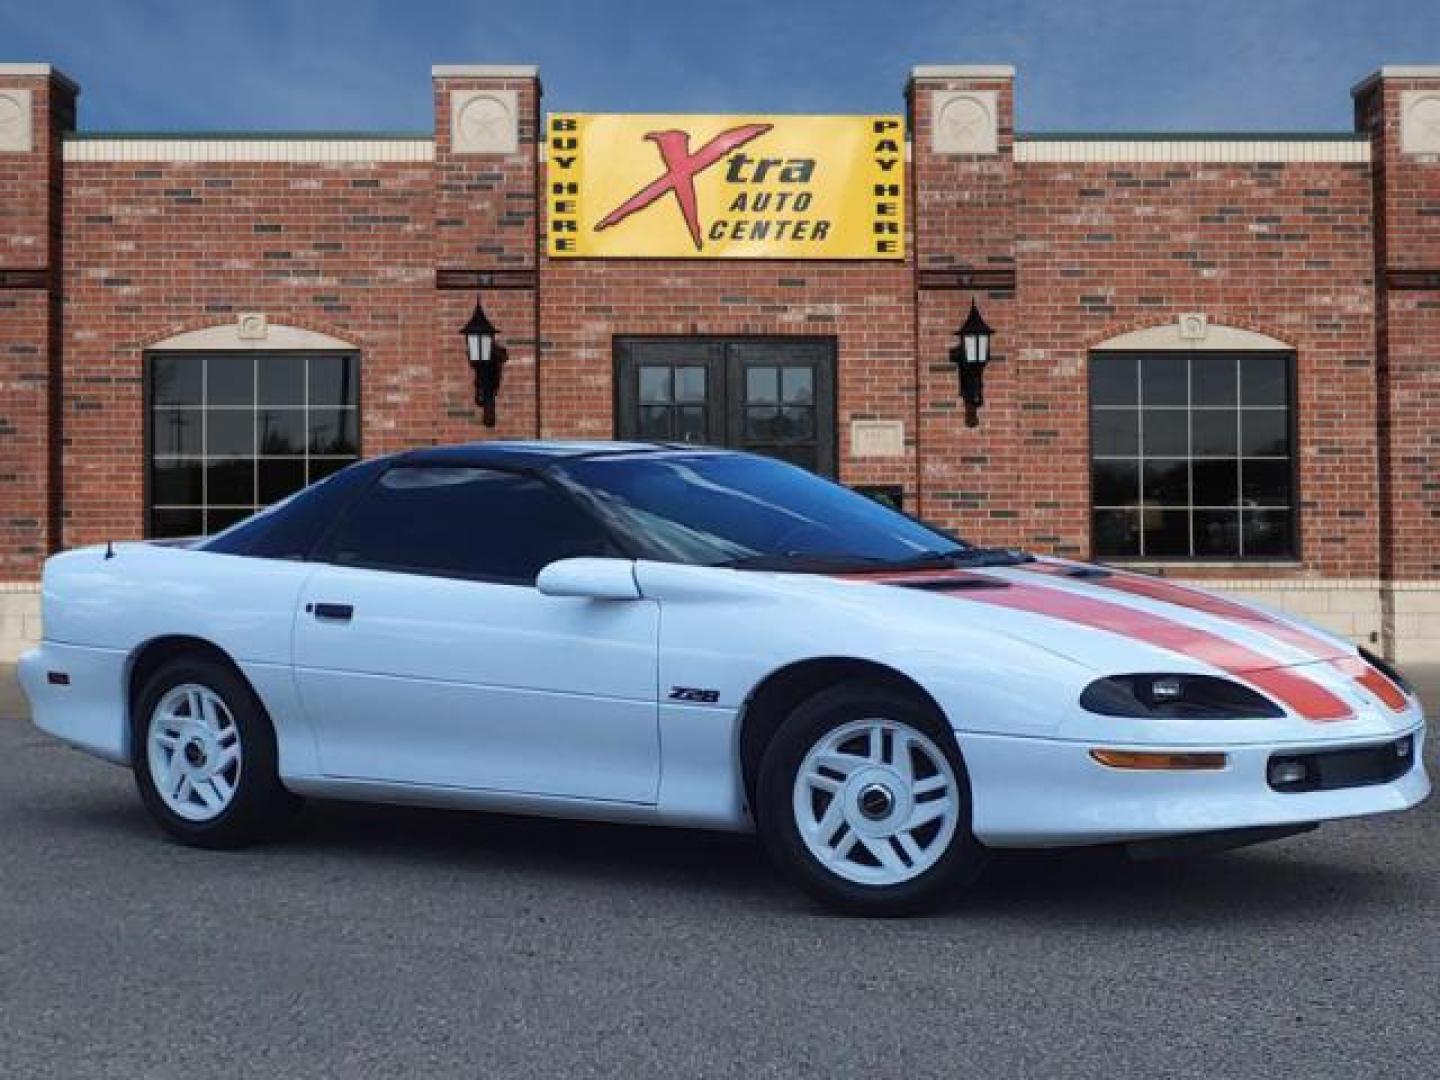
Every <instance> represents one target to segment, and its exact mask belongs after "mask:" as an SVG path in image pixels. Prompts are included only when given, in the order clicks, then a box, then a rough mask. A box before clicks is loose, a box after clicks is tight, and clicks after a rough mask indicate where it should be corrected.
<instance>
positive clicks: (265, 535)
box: [203, 461, 383, 559]
mask: <svg viewBox="0 0 1440 1080" xmlns="http://www.w3.org/2000/svg"><path fill="white" fill-rule="evenodd" d="M382 464H383V463H382V462H379V461H369V462H364V463H362V464H359V465H351V466H350V467H349V468H347V469H344V470H342V471H341V472H338V473H336V474H335V475H334V476H331V477H329V478H327V479H325V480H322V481H321V482H320V483H318V484H314V485H312V486H311V487H309V488H307V489H305V490H304V491H302V492H300V493H299V494H297V495H295V496H294V497H292V498H291V499H290V500H289V501H288V502H286V503H283V504H281V505H279V506H277V507H275V508H274V509H273V510H268V511H262V512H261V513H260V514H258V515H256V516H255V517H253V518H250V519H249V520H247V521H243V522H241V523H240V524H239V525H236V526H233V527H232V528H230V529H227V530H226V531H225V532H223V533H220V534H219V535H218V536H216V537H214V538H212V539H211V540H208V541H206V542H205V544H204V545H203V546H204V548H205V550H207V551H218V552H220V553H221V554H223V555H250V556H253V557H255V558H259V559H303V558H305V557H306V556H307V555H309V554H310V551H311V549H312V548H313V547H314V546H315V543H316V541H318V540H319V539H320V537H321V536H322V535H323V534H324V532H325V530H326V529H327V528H329V527H330V523H331V522H333V521H334V520H335V519H336V518H337V517H339V516H340V514H342V513H343V512H344V510H345V507H346V506H348V505H349V504H350V501H351V500H352V499H353V498H354V497H355V495H356V494H357V493H358V492H359V491H360V489H361V488H363V487H364V486H365V485H366V484H368V483H369V482H370V481H371V480H372V479H374V477H375V473H376V472H377V471H378V470H379V469H380V468H381V467H382Z"/></svg>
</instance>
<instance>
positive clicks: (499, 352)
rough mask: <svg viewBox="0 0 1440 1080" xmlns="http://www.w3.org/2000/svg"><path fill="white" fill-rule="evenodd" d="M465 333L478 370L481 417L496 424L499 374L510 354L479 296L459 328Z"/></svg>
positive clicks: (473, 366)
mask: <svg viewBox="0 0 1440 1080" xmlns="http://www.w3.org/2000/svg"><path fill="white" fill-rule="evenodd" d="M460 333H461V334H463V335H464V336H465V354H466V357H467V359H468V360H469V361H470V367H471V369H472V370H473V371H474V372H475V404H476V405H479V406H480V420H481V422H482V423H483V424H484V425H485V426H486V427H494V426H495V398H496V396H497V395H498V394H499V393H500V376H501V373H502V369H503V368H504V367H505V361H506V360H507V359H508V358H509V357H508V354H507V353H506V351H505V347H504V346H503V345H501V344H500V343H499V341H497V340H496V337H497V331H496V329H495V324H494V323H492V322H491V321H490V317H489V316H488V315H486V314H485V308H484V307H482V306H481V303H480V298H479V297H478V296H477V297H476V298H475V311H474V313H472V314H471V316H470V321H469V322H467V323H466V324H465V325H464V326H462V327H461V328H460Z"/></svg>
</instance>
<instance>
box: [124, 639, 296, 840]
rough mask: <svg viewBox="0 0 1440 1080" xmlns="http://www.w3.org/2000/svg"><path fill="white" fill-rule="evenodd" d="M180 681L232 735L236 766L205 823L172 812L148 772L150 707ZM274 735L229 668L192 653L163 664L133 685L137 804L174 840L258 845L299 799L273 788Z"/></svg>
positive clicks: (275, 773)
mask: <svg viewBox="0 0 1440 1080" xmlns="http://www.w3.org/2000/svg"><path fill="white" fill-rule="evenodd" d="M186 684H195V685H198V686H200V687H204V688H205V689H208V690H209V691H210V692H211V693H213V694H214V695H215V696H217V697H218V698H219V699H220V700H221V702H222V703H223V704H224V706H225V709H226V710H227V711H228V712H229V714H230V717H231V718H233V721H234V727H235V728H236V729H237V730H238V733H239V745H240V748H241V754H242V757H241V761H240V766H239V768H238V770H237V772H236V774H235V775H236V781H235V784H234V794H233V796H231V798H230V801H229V803H228V805H226V806H225V808H224V810H223V811H221V812H220V813H219V814H218V816H215V817H213V818H211V819H209V820H205V821H192V820H188V819H187V818H185V817H184V816H182V815H181V814H180V813H177V812H176V811H175V810H174V809H172V808H171V806H170V805H169V804H168V803H167V802H166V800H165V797H164V796H163V795H162V794H161V793H160V792H159V791H158V790H157V787H156V779H155V777H154V776H152V775H151V764H150V753H149V731H150V725H151V723H152V717H153V715H154V713H155V709H156V706H157V705H159V704H160V702H161V701H162V700H163V699H164V697H165V696H166V695H167V694H168V693H170V691H171V690H174V689H175V688H176V687H180V686H183V685H186ZM277 761H278V756H277V753H276V749H275V731H274V728H273V727H272V726H271V723H270V717H269V716H268V715H267V714H266V712H265V707H264V706H263V705H262V704H261V703H260V699H259V698H258V697H256V696H255V691H254V690H252V689H251V687H250V684H249V683H248V682H246V681H245V679H244V678H243V677H242V676H241V675H240V674H239V673H238V672H237V671H236V670H235V669H234V668H232V667H231V666H230V665H228V664H225V663H222V662H220V661H218V660H215V659H212V658H210V657H208V656H204V655H199V654H192V655H184V656H179V657H176V658H175V659H173V660H170V661H168V662H166V663H165V664H163V665H162V666H161V667H160V669H159V670H157V671H156V672H155V674H154V675H152V676H151V677H150V678H149V679H148V680H147V681H146V683H145V685H144V686H142V687H141V688H140V692H139V694H138V695H137V696H136V698H135V703H134V709H133V711H132V730H131V763H132V765H133V767H134V772H135V783H136V786H137V787H138V788H139V790H140V799H141V801H142V802H143V803H144V804H145V808H146V809H147V810H148V811H149V812H150V816H151V817H153V818H154V819H155V821H156V822H157V823H158V824H159V825H160V827H161V828H162V829H164V830H165V831H166V832H167V833H169V834H170V836H172V837H174V838H175V839H176V840H179V841H180V842H181V843H184V844H188V845H190V846H192V847H202V848H238V847H245V846H247V845H249V844H253V843H256V842H257V841H261V840H265V839H268V838H270V837H271V836H273V835H275V833H276V832H277V831H278V830H279V829H280V827H281V826H283V825H284V824H285V823H287V822H288V821H289V820H290V819H291V818H292V817H293V816H294V814H295V812H296V811H297V810H298V809H299V808H300V805H301V802H302V800H301V799H300V798H299V797H298V796H296V795H294V794H292V793H291V792H289V791H286V790H285V788H284V786H283V785H282V784H281V783H280V775H279V769H278V766H277Z"/></svg>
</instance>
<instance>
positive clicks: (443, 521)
mask: <svg viewBox="0 0 1440 1080" xmlns="http://www.w3.org/2000/svg"><path fill="white" fill-rule="evenodd" d="M319 554H320V558H321V559H322V560H323V564H322V565H321V566H319V567H318V568H317V569H316V571H315V573H314V574H313V575H312V576H311V578H310V579H309V581H308V583H307V584H306V587H305V589H304V591H303V595H302V597H301V602H300V608H299V610H298V611H297V612H296V624H295V636H294V663H295V676H296V680H297V683H298V687H299V692H300V695H301V699H302V701H303V703H304V707H305V709H306V711H307V713H308V715H309V716H310V719H311V722H312V724H313V725H314V728H315V730H316V732H317V737H318V740H319V746H318V752H319V756H320V761H321V766H322V768H323V770H324V772H325V773H326V774H327V775H329V776H334V777H350V778H356V779H364V780H375V781H387V782H395V783H405V784H425V785H442V786H447V787H459V788H471V789H484V790H494V791H505V792H517V793H533V794H543V795H559V796H569V797H575V798H586V799H606V800H620V801H626V802H638V803H653V802H654V801H655V799H656V793H657V790H658V786H659V732H658V704H657V692H656V662H657V646H658V643H657V636H658V629H659V612H658V608H657V605H656V604H655V603H654V602H653V601H648V600H631V601H618V600H617V601H602V600H586V599H578V598H569V597H551V596H544V595H542V594H541V593H540V592H539V591H538V590H537V589H536V588H535V583H534V582H535V575H536V574H537V573H538V572H539V570H540V568H541V567H543V566H545V565H546V564H548V563H550V562H552V561H554V560H555V559H559V558H565V557H568V556H575V555H607V554H616V552H615V551H614V550H613V549H612V548H611V547H610V546H609V541H608V539H607V538H606V536H605V534H604V530H603V529H602V527H601V526H600V525H599V524H598V523H596V522H595V521H594V519H593V518H591V517H590V516H589V515H588V514H587V513H586V512H585V511H584V510H582V509H581V508H580V507H579V506H578V505H577V504H576V503H575V502H574V501H573V500H571V499H570V498H569V496H567V495H566V494H565V493H564V492H562V491H560V490H558V489H557V488H555V487H553V486H551V485H550V484H549V483H548V482H546V481H544V480H543V479H541V478H538V477H535V476H529V475H522V474H517V473H508V472H503V471H497V470H494V469H478V468H459V467H450V466H443V467H436V466H397V467H394V468H391V469H390V470H388V471H387V472H385V473H384V474H383V475H382V476H381V477H380V478H379V480H378V481H377V482H376V483H375V484H374V485H373V486H372V487H371V488H370V489H369V490H368V491H367V492H366V493H365V494H364V495H362V496H360V498H359V499H358V500H357V501H356V502H355V504H354V505H353V506H351V508H350V509H349V511H348V512H347V513H346V515H345V517H344V519H343V520H342V521H341V522H340V523H338V525H337V526H336V528H335V529H334V530H333V532H332V535H331V537H330V538H329V539H328V540H327V541H326V542H325V543H324V544H323V545H322V551H321V552H320V553H319Z"/></svg>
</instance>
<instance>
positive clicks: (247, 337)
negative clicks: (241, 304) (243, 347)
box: [235, 311, 270, 341]
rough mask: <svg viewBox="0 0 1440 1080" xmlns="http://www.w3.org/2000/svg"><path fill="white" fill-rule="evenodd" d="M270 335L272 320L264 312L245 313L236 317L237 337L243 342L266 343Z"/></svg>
mask: <svg viewBox="0 0 1440 1080" xmlns="http://www.w3.org/2000/svg"><path fill="white" fill-rule="evenodd" d="M269 334H270V320H268V319H267V318H266V317H265V315H264V313H263V312H259V311H243V312H241V313H240V314H239V315H237V316H236V317H235V336H236V337H238V338H239V339H240V340H241V341H264V340H265V338H267V337H268V336H269Z"/></svg>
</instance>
